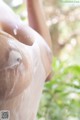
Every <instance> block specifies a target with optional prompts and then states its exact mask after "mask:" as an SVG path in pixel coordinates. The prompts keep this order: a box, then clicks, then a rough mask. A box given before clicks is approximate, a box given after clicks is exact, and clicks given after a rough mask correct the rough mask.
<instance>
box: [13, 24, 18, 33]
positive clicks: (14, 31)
mask: <svg viewBox="0 0 80 120" xmlns="http://www.w3.org/2000/svg"><path fill="white" fill-rule="evenodd" d="M17 30H18V26H17V25H16V26H15V28H14V30H13V33H14V35H17Z"/></svg>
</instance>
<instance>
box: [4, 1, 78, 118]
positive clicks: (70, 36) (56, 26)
mask: <svg viewBox="0 0 80 120" xmlns="http://www.w3.org/2000/svg"><path fill="white" fill-rule="evenodd" d="M4 1H5V2H6V3H7V4H8V5H9V6H10V7H11V8H12V9H13V10H14V11H15V13H16V14H17V15H18V16H19V17H20V18H21V19H22V20H23V21H24V24H25V23H27V24H28V18H27V17H26V16H27V11H26V5H25V2H24V3H23V0H4ZM72 2H74V1H72ZM42 3H43V11H44V13H45V16H46V24H47V26H48V28H49V31H50V34H51V39H52V46H53V47H52V48H53V56H54V57H53V63H52V69H53V76H52V80H51V81H49V82H46V83H45V86H44V90H43V94H42V98H41V102H40V106H39V111H38V114H37V119H38V120H80V1H79V0H75V3H73V4H71V1H70V0H42ZM75 4H76V5H75Z"/></svg>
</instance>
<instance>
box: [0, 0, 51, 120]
mask: <svg viewBox="0 0 80 120" xmlns="http://www.w3.org/2000/svg"><path fill="white" fill-rule="evenodd" d="M27 2H28V5H29V4H31V3H29V1H27ZM30 2H31V0H30ZM33 2H34V0H32V6H33V5H34V4H33ZM37 5H39V4H37ZM28 7H29V6H28ZM33 9H34V8H33ZM0 11H1V13H0V26H1V31H0V55H1V57H0V110H9V111H10V120H25V119H26V120H35V118H36V113H37V109H38V105H39V101H40V96H41V93H42V89H43V85H44V82H45V80H46V78H47V77H48V76H49V75H50V73H51V60H52V53H51V50H50V48H49V46H50V43H48V42H49V40H50V39H48V40H47V43H48V44H49V46H48V44H47V43H46V42H45V40H44V39H43V38H42V37H41V36H40V35H39V34H38V33H37V32H35V31H34V30H33V29H31V28H30V27H29V26H26V27H25V26H23V23H22V21H21V20H20V19H19V18H18V17H17V16H16V15H15V14H14V12H13V11H12V10H11V9H10V8H9V7H8V6H7V5H6V4H4V3H3V2H0ZM31 11H32V10H31ZM29 12H30V11H29ZM34 13H35V12H34ZM30 14H31V13H29V15H30ZM30 19H31V18H30ZM30 19H29V20H30ZM36 20H39V19H37V18H36ZM33 22H34V21H33ZM30 24H31V22H30ZM39 24H42V22H40V23H39ZM31 26H32V25H31ZM42 28H43V27H41V28H40V29H39V25H38V27H37V30H38V29H39V30H40V31H38V32H39V33H40V34H41V33H42ZM34 29H36V28H35V27H34ZM15 30H16V32H15ZM3 31H4V32H3ZM5 32H6V33H5ZM7 33H9V34H7ZM10 35H11V36H10ZM41 35H42V34H41ZM44 35H45V34H44ZM44 35H42V36H44Z"/></svg>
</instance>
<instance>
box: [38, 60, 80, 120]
mask: <svg viewBox="0 0 80 120" xmlns="http://www.w3.org/2000/svg"><path fill="white" fill-rule="evenodd" d="M52 67H53V72H54V75H53V78H52V80H51V81H49V82H47V83H45V87H44V90H43V95H42V99H41V103H40V107H39V112H38V120H80V66H78V65H71V66H67V65H66V62H61V61H60V60H59V59H57V58H54V59H53V64H52Z"/></svg>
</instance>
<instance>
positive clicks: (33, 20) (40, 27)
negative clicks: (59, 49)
mask: <svg viewBox="0 0 80 120" xmlns="http://www.w3.org/2000/svg"><path fill="white" fill-rule="evenodd" d="M27 7H28V17H29V24H30V26H31V27H32V28H33V29H35V30H36V31H37V32H38V33H40V34H41V35H42V36H43V38H44V39H45V40H46V42H47V43H48V45H49V46H50V48H51V38H50V34H49V30H48V28H47V26H46V23H45V22H46V20H45V17H44V14H43V10H42V6H41V3H40V0H27Z"/></svg>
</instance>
